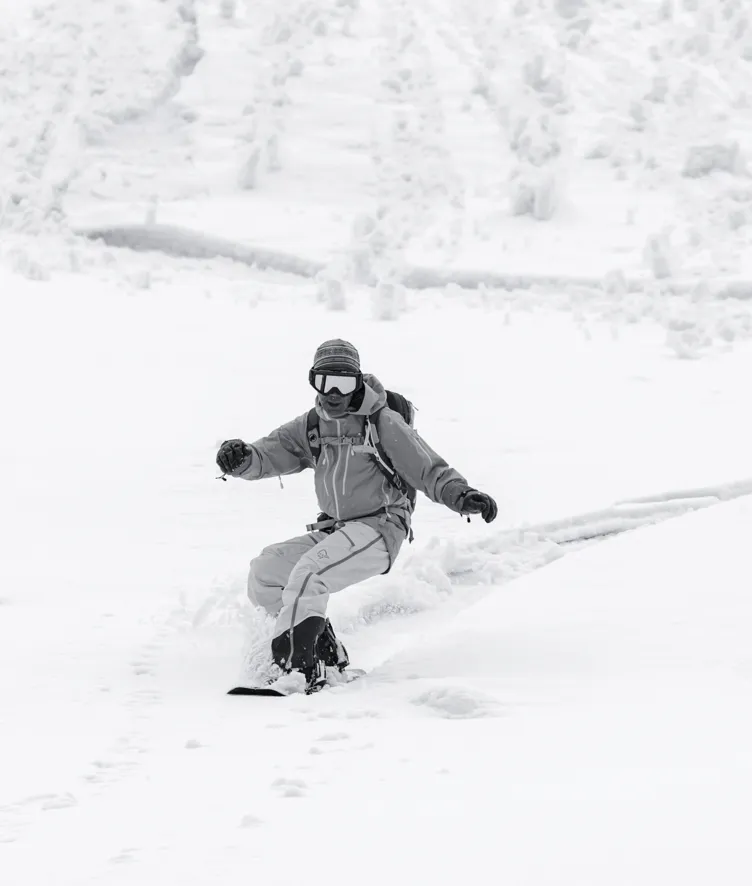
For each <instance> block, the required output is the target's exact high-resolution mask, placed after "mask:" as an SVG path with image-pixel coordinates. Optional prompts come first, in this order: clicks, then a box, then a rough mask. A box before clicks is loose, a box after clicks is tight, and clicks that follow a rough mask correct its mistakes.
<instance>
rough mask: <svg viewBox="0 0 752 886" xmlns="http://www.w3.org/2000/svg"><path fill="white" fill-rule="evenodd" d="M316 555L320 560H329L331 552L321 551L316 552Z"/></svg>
mask: <svg viewBox="0 0 752 886" xmlns="http://www.w3.org/2000/svg"><path fill="white" fill-rule="evenodd" d="M316 556H317V557H318V559H319V560H328V559H329V554H328V553H327V552H326V551H319V552H318V554H316Z"/></svg>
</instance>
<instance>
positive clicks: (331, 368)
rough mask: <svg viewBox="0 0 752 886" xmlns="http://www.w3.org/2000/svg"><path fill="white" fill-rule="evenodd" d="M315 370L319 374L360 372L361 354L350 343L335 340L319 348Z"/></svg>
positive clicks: (315, 357)
mask: <svg viewBox="0 0 752 886" xmlns="http://www.w3.org/2000/svg"><path fill="white" fill-rule="evenodd" d="M313 368H314V370H316V371H317V372H319V371H320V372H360V354H358V352H357V350H356V349H355V347H354V345H351V344H350V342H349V341H343V340H342V339H341V338H333V339H331V340H330V341H325V342H324V343H323V344H321V345H319V346H318V348H317V349H316V353H315V354H314V357H313Z"/></svg>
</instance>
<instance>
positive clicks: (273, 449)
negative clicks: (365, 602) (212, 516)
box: [235, 375, 468, 563]
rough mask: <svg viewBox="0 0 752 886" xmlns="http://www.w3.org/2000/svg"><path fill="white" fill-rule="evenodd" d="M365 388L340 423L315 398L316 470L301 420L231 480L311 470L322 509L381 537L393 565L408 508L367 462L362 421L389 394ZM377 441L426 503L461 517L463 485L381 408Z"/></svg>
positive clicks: (258, 449) (265, 442)
mask: <svg viewBox="0 0 752 886" xmlns="http://www.w3.org/2000/svg"><path fill="white" fill-rule="evenodd" d="M364 381H365V394H364V396H363V402H362V404H361V405H360V407H359V408H358V409H357V410H356V411H354V412H351V413H348V414H347V415H345V416H344V417H343V418H339V419H332V418H329V416H328V415H327V414H326V412H324V410H323V409H322V407H321V405H320V404H319V402H318V398H317V401H316V411H317V412H318V416H319V432H320V444H321V453H320V456H319V459H318V462H316V461H314V458H313V454H312V452H311V446H310V444H309V442H308V413H307V412H306V413H304V414H303V415H299V416H298V417H297V418H294V419H293V420H292V421H290V422H287V423H286V424H284V425H282V426H281V427H279V428H277V429H276V430H275V431H272V433H271V434H269V435H268V436H267V437H263V438H262V439H260V440H256V442H255V443H252V444H250V448H251V455H250V458H249V459H248V460H247V461H246V462H245V463H244V464H242V465H241V466H240V468H239V469H238V470H237V471H236V472H235V476H237V477H242V478H243V479H244V480H261V479H263V478H265V477H280V476H283V475H285V474H297V473H298V472H300V471H303V470H305V469H306V468H313V469H314V471H315V485H316V495H317V497H318V503H319V507H320V509H321V510H322V511H323V512H324V513H325V514H327V515H329V516H330V517H333V518H334V519H335V520H337V521H341V522H342V523H347V522H348V521H356V520H357V521H359V522H362V523H367V524H369V525H371V526H373V527H374V528H375V529H376V530H377V531H378V532H380V533H381V535H382V536H383V538H384V541H385V542H386V546H387V550H388V551H389V556H390V560H391V562H392V563H393V562H394V559H395V557H396V556H397V553H398V551H399V549H400V547H401V545H402V543H403V542H404V540H405V538H406V536H407V534H408V533H409V531H410V518H411V516H412V507H411V504H410V502H409V500H408V498H407V496H406V495H404V494H403V493H401V492H400V491H399V490H398V489H397V488H396V487H395V486H394V484H393V483H391V482H390V481H389V479H388V478H387V477H386V476H385V475H384V474H383V473H382V472H381V471H380V470H379V468H378V466H377V465H376V464H375V461H374V459H373V457H372V454H373V452H374V449H373V447H372V446H371V445H370V441H369V440H366V416H369V415H373V413H374V412H376V411H377V410H378V409H381V408H382V407H384V406H385V404H386V392H385V390H384V387H383V386H382V384H381V383H380V382H379V380H378V379H377V378H376V377H375V376H373V375H365V376H364ZM378 434H379V438H380V441H381V445H382V446H383V448H384V451H385V452H386V454H387V455H388V456H389V458H390V460H391V462H392V465H393V466H394V469H395V471H396V472H397V473H398V474H399V475H400V477H402V478H403V479H404V480H405V481H406V482H407V483H409V484H410V486H413V487H414V488H415V489H418V490H420V492H423V493H424V494H425V495H427V496H428V498H430V499H431V501H435V502H438V503H440V504H444V505H446V506H447V507H448V508H450V509H451V510H453V511H456V512H458V513H459V511H460V508H461V503H462V496H463V494H464V493H465V492H467V490H468V484H467V481H466V480H465V478H464V477H463V476H462V475H461V474H459V473H458V472H457V471H455V470H454V468H451V467H449V465H448V464H447V463H446V462H445V461H444V459H443V458H441V456H440V455H438V454H437V453H436V452H434V451H433V449H431V447H430V446H428V445H427V444H426V443H425V441H424V440H423V439H422V438H421V437H420V436H419V435H418V433H417V432H416V431H415V430H414V429H413V428H411V427H410V426H409V425H407V424H406V423H405V422H404V420H403V419H402V416H401V415H399V414H398V413H396V412H394V411H392V410H391V409H389V408H383V409H382V412H381V415H380V416H379V420H378Z"/></svg>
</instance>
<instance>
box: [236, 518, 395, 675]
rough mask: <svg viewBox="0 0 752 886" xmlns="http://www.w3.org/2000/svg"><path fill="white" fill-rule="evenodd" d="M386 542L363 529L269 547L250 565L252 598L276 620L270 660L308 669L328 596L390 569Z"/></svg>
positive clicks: (312, 535)
mask: <svg viewBox="0 0 752 886" xmlns="http://www.w3.org/2000/svg"><path fill="white" fill-rule="evenodd" d="M389 565H390V561H389V554H388V552H387V547H386V542H385V541H384V539H383V537H382V536H381V534H380V533H379V532H378V531H377V530H376V529H374V528H373V527H372V526H368V525H367V524H365V523H357V522H355V523H346V524H345V526H344V527H343V528H342V529H338V530H337V531H336V532H333V533H331V535H329V534H327V533H325V532H310V533H309V534H308V535H301V536H298V537H297V538H291V539H289V540H288V541H283V542H279V543H278V544H274V545H269V547H266V548H264V550H263V551H262V552H261V553H260V554H259V556H258V557H256V558H255V559H254V560H252V561H251V570H250V573H249V575H248V596H249V598H250V600H251V602H252V603H255V604H256V605H257V606H261V607H263V608H264V609H266V611H267V612H268V613H269V614H270V615H274V616H276V618H277V624H276V626H275V628H274V637H273V639H272V655H273V657H274V660H275V661H276V662H277V664H278V665H279V666H280V667H281V668H283V669H284V670H289V669H291V668H295V669H302V670H305V669H306V668H310V667H312V666H313V665H314V663H315V660H316V644H317V642H318V638H319V636H320V635H321V632H322V631H323V630H324V625H325V622H326V605H327V603H328V601H329V595H330V594H335V593H337V591H342V590H344V589H345V588H347V587H350V585H354V584H357V583H358V582H360V581H364V580H365V579H367V578H371V577H373V576H374V575H381V574H382V573H384V572H386V571H387V570H388V569H389Z"/></svg>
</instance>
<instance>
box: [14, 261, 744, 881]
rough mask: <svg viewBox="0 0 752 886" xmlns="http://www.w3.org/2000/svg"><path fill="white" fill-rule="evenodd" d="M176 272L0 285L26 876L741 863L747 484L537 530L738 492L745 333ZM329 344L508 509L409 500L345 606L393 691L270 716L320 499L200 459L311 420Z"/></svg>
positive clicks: (701, 877) (343, 614)
mask: <svg viewBox="0 0 752 886" xmlns="http://www.w3.org/2000/svg"><path fill="white" fill-rule="evenodd" d="M183 267H184V265H183V264H181V263H177V264H176V265H175V266H174V267H172V268H171V270H170V273H163V276H164V279H163V280H154V281H152V283H151V288H150V289H148V290H143V289H134V288H132V287H131V286H128V285H127V284H124V285H122V286H120V287H116V286H114V285H112V283H107V282H106V281H103V280H96V279H95V278H92V279H88V280H87V279H86V278H84V277H82V276H80V275H68V276H67V277H66V276H64V275H62V274H57V275H56V281H55V284H54V285H53V284H50V283H42V282H38V283H31V282H26V281H23V280H21V279H20V278H18V277H16V278H12V277H9V276H4V277H3V279H2V283H3V286H4V287H5V288H4V293H6V296H7V297H5V298H4V299H3V303H2V309H3V318H2V323H0V328H1V329H2V335H3V341H2V345H3V346H2V349H0V353H2V361H3V364H2V372H3V377H4V378H6V379H9V380H11V384H10V385H9V386H8V393H7V397H6V406H5V409H6V413H5V416H6V420H7V422H6V423H7V426H8V428H9V433H6V434H5V435H3V438H2V442H1V443H0V455H1V456H2V457H1V458H0V463H1V464H2V483H3V489H4V496H3V508H2V512H1V513H2V538H3V543H4V544H3V547H4V555H3V558H2V561H0V573H1V574H0V587H1V588H2V592H1V593H0V597H2V604H0V663H1V665H2V666H1V667H0V693H1V694H2V698H3V704H2V707H1V708H0V736H2V754H1V755H0V834H1V835H2V843H0V866H2V869H3V871H4V872H5V871H8V872H9V874H8V875H4V879H7V880H8V882H13V883H14V884H15V883H18V884H24V886H25V884H37V883H45V882H50V881H52V880H53V879H54V881H55V882H58V883H64V884H71V886H73V884H89V883H95V882H107V883H136V882H138V883H139V884H143V883H155V884H156V883H164V882H166V881H167V882H172V881H175V882H178V881H181V882H186V883H195V884H204V883H209V882H215V881H216V880H217V879H221V880H226V881H227V880H229V881H233V880H234V879H239V878H241V877H246V876H258V877H261V878H263V879H264V880H265V881H267V882H270V883H282V882H287V881H288V880H289V878H290V877H291V876H292V877H293V878H296V877H300V878H303V877H305V878H306V879H307V880H308V881H309V882H313V883H324V882H328V881H329V880H330V878H331V875H332V872H331V865H330V863H329V862H331V864H334V865H335V867H336V869H337V871H340V872H341V873H342V875H343V876H348V877H351V878H357V879H358V880H359V881H361V882H366V883H368V882H374V883H375V882H378V881H381V880H383V878H384V877H386V876H389V878H390V879H397V880H398V881H404V880H406V879H407V878H408V877H409V878H410V879H416V878H419V879H422V878H425V879H433V880H434V881H436V882H447V883H448V882H454V881H455V880H456V879H457V877H458V876H460V874H461V873H462V875H463V876H465V875H472V873H474V872H477V873H481V872H482V871H487V870H489V869H490V870H494V871H499V875H500V876H502V875H504V876H508V878H510V879H512V880H513V881H516V882H528V883H536V884H537V883H550V882H573V883H574V882H577V883H588V882H592V883H596V882H603V880H604V879H608V880H610V881H612V882H617V883H618V882H623V883H632V882H641V883H652V882H654V883H659V882H660V883H663V882H665V880H666V879H667V877H668V876H669V872H672V871H673V872H676V879H677V880H680V881H682V882H688V883H694V882H696V883H702V882H707V879H708V871H709V870H710V867H709V866H710V865H711V863H712V865H714V866H715V867H714V868H713V870H715V871H716V872H720V873H719V876H722V877H723V879H724V881H725V882H732V883H735V882H739V883H741V882H744V881H745V878H746V879H748V877H749V873H750V870H749V865H748V859H747V857H746V855H745V854H744V853H745V852H746V850H745V848H744V847H745V846H746V839H745V838H744V834H745V833H746V830H747V829H748V828H745V826H744V823H745V820H746V819H745V816H747V815H748V812H749V809H748V806H747V805H745V804H746V803H747V802H748V800H747V798H748V796H749V763H750V760H749V755H748V748H749V747H750V742H749V728H750V724H749V705H748V700H747V699H748V695H749V692H748V689H749V687H748V683H749V664H750V663H749V657H748V652H747V651H746V649H745V643H746V637H748V635H749V628H750V611H749V603H748V597H747V589H748V587H749V561H748V557H747V555H746V554H745V553H744V551H745V550H746V544H745V539H746V537H747V535H748V533H749V524H750V511H749V504H748V502H749V499H747V498H744V499H739V500H738V501H737V502H731V503H729V504H726V505H722V506H717V507H712V508H710V509H708V510H705V511H703V512H702V513H700V514H695V515H693V516H691V517H684V518H680V519H678V520H676V521H672V522H669V523H666V524H664V525H663V526H660V527H657V528H653V529H649V530H640V531H639V532H637V533H634V534H632V535H630V536H629V537H623V538H621V539H617V540H616V541H610V542H605V543H602V544H598V545H596V546H595V547H594V548H593V547H590V548H589V549H588V550H585V551H580V552H579V553H577V552H575V553H571V554H568V553H567V552H568V550H569V548H568V547H567V546H563V545H560V544H558V543H557V542H556V541H554V540H552V539H550V538H546V537H545V536H541V535H540V534H539V533H538V532H535V531H530V532H528V533H526V532H525V531H519V530H518V527H524V526H525V524H528V525H530V524H533V523H541V521H543V522H545V521H546V520H550V519H552V518H558V517H562V516H567V515H569V514H573V513H575V512H577V511H582V510H585V509H590V508H600V507H604V506H607V505H609V504H611V503H612V502H614V501H616V500H618V499H624V498H630V497H635V496H638V495H647V496H650V495H651V494H652V493H656V492H658V491H663V490H664V489H667V488H671V487H674V488H682V487H683V488H689V487H698V486H702V485H714V484H715V485H717V484H719V483H722V482H724V481H728V480H733V479H739V478H741V477H743V476H748V473H749V462H748V455H749V443H750V441H749V432H750V431H749V426H748V422H747V420H746V407H745V404H746V402H747V391H746V381H745V379H746V378H747V377H748V372H749V367H750V360H751V359H752V354H750V352H749V349H748V347H747V346H745V345H742V344H739V345H738V346H737V347H736V348H735V350H733V351H731V352H728V353H723V352H721V351H717V352H716V353H715V354H714V355H713V356H708V357H706V358H705V359H703V360H699V361H677V360H676V359H675V357H674V356H673V354H672V352H671V351H670V350H667V349H666V348H665V344H664V340H663V337H662V336H661V335H656V330H655V327H653V326H652V325H651V324H649V323H647V322H638V323H636V324H633V325H632V326H627V327H624V328H623V329H622V330H621V332H620V338H619V339H618V340H614V339H613V338H612V336H611V325H604V324H602V323H600V322H598V321H596V320H595V319H593V320H592V321H591V322H589V323H588V326H587V333H588V334H587V336H586V335H584V334H583V327H582V326H581V325H579V324H578V323H577V322H576V321H575V319H574V318H573V317H572V315H571V314H569V313H565V312H560V311H558V310H557V309H555V308H554V307H549V308H545V307H543V306H541V305H539V306H538V307H537V309H536V310H535V311H533V312H532V313H530V312H529V311H528V310H524V309H521V308H518V309H512V310H503V311H502V310H498V309H496V308H495V307H494V306H493V305H486V307H485V308H484V307H482V306H481V304H480V303H479V304H473V303H472V301H470V302H464V301H459V300H456V299H455V300H454V301H453V302H452V303H451V304H450V303H449V301H446V302H444V303H442V304H440V305H437V304H436V303H435V302H432V301H431V300H430V299H424V301H423V302H422V303H420V304H417V303H416V304H415V305H414V306H413V308H412V309H411V311H410V312H408V313H407V314H405V315H404V316H403V317H402V318H401V320H400V322H399V323H397V324H392V323H382V322H374V321H373V320H372V319H371V315H370V310H369V309H368V308H367V307H366V306H365V305H358V304H355V305H352V306H351V309H350V310H348V311H347V312H346V313H333V312H332V311H330V310H329V309H328V308H327V307H326V306H325V305H318V304H316V302H315V300H314V299H313V298H312V293H311V290H310V287H309V286H306V285H302V284H300V283H295V282H292V281H284V280H280V279H275V278H274V277H273V276H268V277H267V278H265V279H264V278H259V279H256V280H253V279H245V280H242V281H239V280H237V279H234V278H233V273H234V271H232V270H231V269H227V268H226V267H225V266H223V265H222V264H220V263H215V264H214V265H213V266H211V267H210V268H208V269H207V270H204V269H203V268H202V266H200V265H193V270H192V271H191V272H190V273H184V272H183V271H182V268H183ZM166 270H167V268H166V266H165V267H163V272H166ZM134 273H135V271H134ZM291 312H294V315H295V317H296V319H297V321H298V325H296V326H295V327H291V326H290V325H289V323H288V322H287V320H288V318H289V316H290V314H291ZM438 318H440V319H441V321H442V322H439V323H436V322H435V321H436V319H438ZM427 324H430V328H431V336H430V338H426V336H425V335H424V334H423V332H422V330H425V328H426V327H427ZM334 333H337V334H339V333H341V334H344V335H347V336H349V337H351V338H352V339H353V340H355V341H357V342H359V343H361V347H362V351H363V357H364V360H365V361H366V364H367V365H368V366H369V367H372V368H375V369H377V371H379V372H380V373H381V374H382V376H383V377H384V378H385V380H386V381H387V382H389V383H390V384H391V383H393V384H395V386H400V387H402V389H404V390H406V392H407V393H409V394H410V395H411V396H413V397H414V398H415V399H416V401H417V402H418V404H419V406H420V409H421V412H420V427H421V430H422V432H423V433H424V434H425V435H426V437H427V439H429V440H430V441H431V442H433V443H434V444H435V445H436V446H437V447H438V448H439V449H440V451H442V452H443V453H444V454H445V455H446V456H447V457H448V458H449V459H450V461H452V462H453V463H455V464H456V465H458V466H459V467H460V469H462V470H464V471H466V472H467V474H468V476H469V478H470V480H471V482H474V483H477V484H478V485H479V486H481V487H482V488H488V489H489V490H490V491H492V492H493V493H494V494H495V495H496V496H497V497H498V500H499V502H500V505H501V516H500V518H499V521H498V523H497V524H494V526H492V527H486V526H484V525H483V524H478V523H473V524H471V525H470V526H468V525H467V524H466V523H463V522H461V521H460V520H459V519H458V518H457V517H456V516H455V515H452V514H450V513H448V512H446V511H444V510H443V509H441V508H439V507H438V506H434V505H431V504H429V503H426V502H422V503H421V505H420V507H419V510H418V514H417V519H416V533H417V536H418V538H417V541H416V544H415V546H414V547H413V548H412V549H409V550H408V551H406V552H405V555H404V557H403V559H402V560H401V562H400V564H399V566H398V568H397V569H395V571H394V572H393V573H392V574H391V575H389V576H386V577H383V578H379V579H374V580H373V581H371V582H367V583H365V584H363V585H362V586H360V587H359V588H356V589H353V590H352V591H351V592H350V593H348V594H346V595H342V596H341V597H339V598H338V599H335V600H333V602H332V615H333V617H334V619H335V623H336V624H337V626H338V628H339V630H340V631H341V632H342V635H343V637H344V638H345V640H346V642H347V644H348V646H349V648H350V651H351V653H352V656H353V659H354V661H355V662H356V663H358V664H362V665H364V666H366V667H369V668H371V669H372V672H371V675H370V676H369V677H368V678H366V679H364V680H363V681H361V682H359V683H358V684H353V686H352V687H350V688H349V689H346V690H343V691H331V692H327V693H324V694H322V695H320V696H317V697H315V698H310V699H309V698H303V697H301V698H292V699H288V700H285V701H284V702H282V704H281V705H280V704H278V703H275V702H271V703H267V702H262V703H261V704H255V703H251V704H248V703H247V701H246V700H243V699H231V698H227V697H226V696H224V694H223V693H224V690H225V689H226V688H227V687H228V686H229V685H230V684H231V683H232V682H234V681H235V680H236V679H237V676H238V671H239V668H240V666H241V662H242V656H243V650H244V648H245V647H246V645H247V644H248V642H249V639H251V638H253V637H259V636H263V634H264V632H265V631H267V630H268V624H266V623H265V622H264V621H263V619H261V618H260V617H259V616H258V614H255V613H253V612H252V611H250V610H249V607H247V605H245V604H244V602H243V598H244V581H245V570H246V563H247V559H248V558H249V557H250V556H252V555H253V553H254V552H255V551H257V550H258V549H259V548H260V547H261V546H262V545H263V544H265V543H267V542H268V541H269V540H272V539H275V538H281V537H285V536H287V535H290V534H292V533H297V532H299V531H300V527H301V525H302V524H303V523H304V522H305V521H306V520H307V519H309V516H310V514H311V513H313V511H314V507H315V503H314V502H313V500H312V491H311V488H310V483H309V482H307V481H308V479H309V478H307V477H306V476H305V475H301V476H298V477H291V478H287V479H286V480H285V488H284V490H280V488H279V486H278V485H277V484H276V483H273V482H268V483H261V484H256V485H247V484H242V483H220V482H217V481H216V480H215V479H214V477H215V476H216V473H215V470H214V465H213V457H214V451H215V447H216V444H217V442H218V441H219V440H221V439H222V438H223V437H226V436H233V435H235V434H242V435H245V436H247V437H248V438H253V437H254V436H256V435H258V434H261V433H264V432H265V431H266V430H268V429H270V428H271V427H272V426H273V425H274V424H276V423H278V422H280V421H282V420H284V419H285V418H287V417H289V415H290V414H291V413H292V412H295V411H298V410H300V411H302V410H303V409H305V408H306V407H307V404H308V402H309V394H308V393H307V387H306V384H305V372H306V367H307V363H308V359H309V356H310V355H309V353H308V352H309V349H310V345H311V343H314V345H313V346H314V347H315V343H316V342H317V341H318V340H319V339H321V338H323V337H325V336H326V335H328V334H334ZM470 334H472V335H473V336H476V338H475V339H474V341H475V342H476V348H475V354H474V359H473V367H474V379H475V384H474V387H473V391H472V396H469V395H468V393H467V388H466V384H465V381H466V375H465V374H464V373H461V372H459V367H460V366H462V365H464V364H463V363H461V362H458V361H456V360H453V359H448V358H447V357H446V355H447V354H451V353H454V351H453V348H455V346H456V342H457V340H458V338H459V339H462V338H463V336H467V335H470ZM416 340H421V341H422V342H423V344H422V345H421V347H420V349H416V348H415V347H414V346H411V343H414V342H415V341H416ZM282 343H284V348H285V359H284V360H280V359H279V353H280V346H281V345H282ZM543 352H545V353H546V355H547V360H550V361H553V363H554V364H555V365H556V367H557V371H556V373H551V372H550V371H548V369H547V368H546V367H547V365H548V364H547V363H543V362H542V361H541V353H543ZM270 366H274V367H275V370H274V379H275V384H274V385H271V386H270V385H268V384H263V383H261V380H264V381H268V379H269V378H270V375H269V367H270ZM382 367H383V371H382ZM403 382H404V384H403ZM295 403H297V404H298V405H297V406H296V405H295ZM488 404H493V408H489V405H488ZM468 429H472V433H471V434H468ZM554 561H557V562H554ZM547 564H548V565H547ZM543 566H545V568H543V569H541V568H540V567H543ZM530 572H534V573H535V574H534V575H529V576H528V577H527V578H524V577H522V578H521V576H525V575H526V574H528V573H530ZM322 841H328V842H326V847H327V852H328V853H329V855H328V856H327V860H322V854H321V845H322ZM293 847H294V850H295V851H294V853H293V854H291V853H290V849H291V848H293ZM437 847H441V849H438V848H437ZM308 849H310V852H311V853H312V854H313V857H314V858H315V862H314V863H313V866H311V855H310V854H309V853H307V852H306V850H308ZM500 850H503V851H500ZM280 859H284V864H283V865H280ZM620 878H621V879H620Z"/></svg>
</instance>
